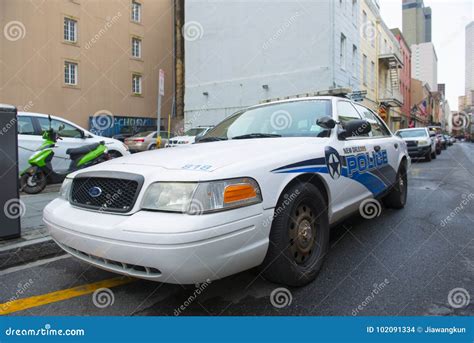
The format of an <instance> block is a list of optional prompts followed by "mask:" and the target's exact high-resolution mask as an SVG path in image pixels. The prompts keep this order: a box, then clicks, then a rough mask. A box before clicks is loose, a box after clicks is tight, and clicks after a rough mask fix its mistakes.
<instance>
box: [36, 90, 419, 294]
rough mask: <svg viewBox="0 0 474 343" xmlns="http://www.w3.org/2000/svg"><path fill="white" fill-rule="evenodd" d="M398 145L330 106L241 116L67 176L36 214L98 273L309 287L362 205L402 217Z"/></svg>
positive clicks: (360, 114) (278, 105)
mask: <svg viewBox="0 0 474 343" xmlns="http://www.w3.org/2000/svg"><path fill="white" fill-rule="evenodd" d="M409 164H410V158H409V156H408V152H407V147H406V144H405V142H404V141H403V140H402V139H400V138H399V137H396V136H394V135H392V133H391V132H390V130H389V129H388V128H387V126H386V125H385V124H384V122H383V121H382V120H381V119H380V118H379V117H378V116H377V115H376V114H375V113H373V112H372V111H371V110H369V109H367V108H365V107H363V106H361V105H359V104H357V103H353V102H351V101H349V100H347V99H344V98H338V97H312V98H298V99H291V100H285V101H278V102H272V103H268V104H264V105H259V106H255V107H251V108H248V109H245V110H242V111H240V112H237V113H236V114H234V115H232V116H231V117H229V118H227V119H226V120H224V121H223V122H221V123H220V124H219V125H218V126H216V127H215V128H214V129H213V130H211V131H210V132H208V133H207V134H206V135H205V136H204V137H203V138H202V139H201V140H200V142H199V143H197V144H193V145H190V146H187V147H183V148H182V149H178V150H175V149H164V150H158V151H149V152H144V153H141V154H137V155H132V156H130V157H125V158H121V159H117V160H112V161H109V162H106V163H103V164H100V165H97V166H94V167H90V168H88V169H84V170H81V171H79V172H76V173H73V174H71V175H70V176H69V178H68V179H66V181H65V182H64V184H63V186H62V189H61V196H60V198H58V199H56V200H54V201H52V202H51V203H50V204H49V205H48V206H47V207H46V208H45V210H44V221H45V223H46V225H47V227H48V228H49V231H50V233H51V235H52V237H53V238H54V239H55V240H56V242H57V243H58V244H59V245H60V246H61V247H62V248H63V249H64V250H65V251H67V252H69V253H70V254H71V255H73V256H75V257H77V258H79V259H81V260H84V261H87V262H89V263H91V264H93V265H95V266H97V267H100V268H104V269H106V270H110V271H113V272H117V273H121V274H126V275H131V276H134V277H139V278H144V279H149V280H156V281H161V282H167V283H182V284H190V283H195V282H202V281H204V280H207V279H211V280H214V279H219V278H222V277H225V276H227V275H230V274H234V273H238V272H241V271H243V270H246V269H249V268H252V267H256V266H261V268H262V269H261V270H262V271H263V274H264V275H265V276H266V277H267V278H268V279H270V280H272V281H275V282H279V283H284V284H287V285H293V286H300V285H304V284H306V283H308V282H309V281H311V280H312V279H314V278H315V276H316V273H317V271H318V270H319V269H320V267H321V264H322V261H323V257H324V256H325V254H326V252H327V250H328V240H329V229H330V226H332V225H334V224H335V223H337V222H339V221H340V220H342V219H343V218H345V217H347V216H349V215H351V214H353V213H355V212H357V211H358V209H359V206H360V204H361V203H363V202H365V201H366V200H367V199H373V198H376V199H383V200H384V202H385V204H386V205H387V206H390V207H393V208H403V207H404V205H405V202H406V196H407V169H408V166H409Z"/></svg>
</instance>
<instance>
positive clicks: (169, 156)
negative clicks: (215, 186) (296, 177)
mask: <svg viewBox="0 0 474 343" xmlns="http://www.w3.org/2000/svg"><path fill="white" fill-rule="evenodd" d="M327 142H328V139H327V138H315V137H288V138H286V137H285V138H261V139H245V140H229V141H220V142H210V143H198V144H190V145H186V146H181V147H178V148H165V149H159V150H152V151H146V152H141V153H137V154H133V155H129V156H126V157H121V158H117V159H114V160H111V161H109V162H106V163H102V164H99V165H96V166H94V167H91V168H89V169H96V170H126V169H133V170H137V169H140V167H141V166H143V167H146V166H152V167H160V168H163V169H164V170H170V171H171V170H173V171H175V170H181V171H183V170H193V171H205V172H213V171H216V170H218V169H222V168H225V167H232V168H233V167H236V166H245V167H247V168H248V167H250V168H252V167H253V168H258V166H260V165H262V163H265V162H267V163H268V162H270V161H274V162H278V161H287V160H288V159H292V158H293V157H296V156H298V155H302V154H308V149H311V150H312V152H313V153H314V155H313V156H316V155H318V154H321V156H316V157H322V156H324V152H323V151H324V146H325V145H327ZM145 169H146V168H145Z"/></svg>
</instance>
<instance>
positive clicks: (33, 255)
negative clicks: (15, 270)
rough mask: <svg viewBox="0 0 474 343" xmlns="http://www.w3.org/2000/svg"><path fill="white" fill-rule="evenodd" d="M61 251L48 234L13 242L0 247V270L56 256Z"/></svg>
mask: <svg viewBox="0 0 474 343" xmlns="http://www.w3.org/2000/svg"><path fill="white" fill-rule="evenodd" d="M61 253H64V251H63V250H62V249H61V248H60V247H59V246H58V245H57V244H56V243H55V242H54V241H53V239H52V238H51V237H50V236H46V237H41V238H36V239H31V240H23V241H19V242H15V243H13V244H10V245H5V246H3V247H0V270H4V269H8V268H12V267H16V266H19V265H22V264H25V263H29V262H33V261H37V260H40V259H43V258H47V257H52V256H57V255H58V254H61Z"/></svg>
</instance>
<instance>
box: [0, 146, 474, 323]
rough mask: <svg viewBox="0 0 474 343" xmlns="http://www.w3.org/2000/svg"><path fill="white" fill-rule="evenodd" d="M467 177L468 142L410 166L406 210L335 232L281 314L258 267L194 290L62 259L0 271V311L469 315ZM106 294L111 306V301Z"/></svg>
mask: <svg viewBox="0 0 474 343" xmlns="http://www.w3.org/2000/svg"><path fill="white" fill-rule="evenodd" d="M473 180H474V144H469V143H463V144H461V143H458V144H455V145H454V146H453V147H450V148H449V149H448V150H447V151H443V153H442V155H441V156H439V157H438V159H437V160H434V161H433V162H431V163H427V162H417V163H414V164H413V166H412V169H411V171H410V176H409V196H408V204H407V206H406V208H405V209H403V210H399V211H397V210H388V209H384V210H383V211H382V214H381V216H380V217H377V218H375V219H372V220H365V219H363V218H361V217H359V216H354V217H352V218H350V219H349V220H347V221H346V222H345V223H344V224H342V225H340V226H338V227H336V228H334V229H333V231H332V234H331V250H330V252H329V254H328V256H327V259H326V261H325V264H324V265H323V268H322V270H321V272H320V274H319V276H318V278H317V279H316V280H315V281H314V282H313V283H312V284H310V285H308V286H306V287H303V288H290V289H289V290H288V291H289V294H288V296H289V297H291V298H292V301H291V303H289V304H286V306H284V307H281V308H277V307H278V304H277V307H276V306H274V305H272V301H271V296H270V295H271V293H272V292H273V291H274V290H275V289H276V288H278V287H281V286H280V285H276V284H273V283H270V282H267V281H266V280H264V279H263V278H262V277H260V276H259V274H258V270H251V271H247V272H244V273H240V274H238V275H234V276H231V277H228V278H226V279H224V280H220V281H215V282H212V283H211V284H209V285H207V284H206V285H201V286H200V287H199V288H196V286H192V285H191V286H187V287H182V286H177V285H168V284H160V283H154V282H148V281H142V280H132V281H131V282H130V283H127V284H125V285H119V286H114V283H115V281H114V278H116V275H114V274H111V273H108V272H104V271H102V270H99V269H96V268H94V267H91V266H89V265H87V264H84V263H81V262H78V261H76V260H75V259H73V258H70V257H68V256H67V255H63V256H60V257H59V258H58V259H52V260H46V261H38V262H35V263H33V264H28V265H24V266H20V267H16V268H15V269H10V270H4V271H0V289H1V291H0V303H3V305H0V311H2V310H3V311H9V312H12V315H137V316H146V315H176V314H180V315H318V316H327V315H342V316H351V315H364V316H367V315H375V316H377V315H403V316H407V315H471V316H472V315H474V304H473V302H474V287H473V286H474V235H473V232H474V231H473V228H474V181H473ZM463 203H464V204H463ZM461 205H462V206H461ZM451 213H453V214H454V215H452V214H451ZM448 216H449V218H450V219H449V220H447V218H448ZM110 279H112V281H110ZM102 280H104V282H103V283H100V284H96V282H98V281H102ZM78 286H81V287H78ZM113 286H114V287H113ZM74 287H76V288H74ZM99 287H100V288H102V287H105V288H110V292H111V293H109V294H108V295H109V296H110V297H109V298H107V294H106V295H105V296H104V297H102V300H104V299H105V305H108V306H106V307H103V308H102V306H101V303H100V301H99V302H98V301H95V303H96V304H94V299H96V300H98V299H99V298H98V297H97V296H96V297H94V295H93V291H94V290H95V289H97V288H99ZM71 288H73V289H71ZM457 288H463V289H464V290H465V291H467V292H468V293H469V294H470V298H471V301H470V303H468V304H467V305H466V306H463V307H461V308H456V307H458V306H457V304H458V303H459V301H464V299H466V296H467V294H466V293H463V294H461V295H459V293H458V297H454V298H453V297H451V299H454V304H453V301H451V304H450V302H449V300H448V298H449V294H450V292H451V291H453V290H454V291H453V292H454V293H455V294H456V292H458V290H456V289H457ZM51 292H56V293H53V294H48V293H51ZM463 292H464V291H463ZM198 293H199V294H198ZM45 294H47V295H45ZM41 295H45V296H43V297H41ZM102 295H104V293H103V294H102ZM35 296H39V297H35ZM32 297H33V298H32ZM111 297H113V300H114V301H113V303H111V302H110V301H108V302H107V299H111ZM460 299H461V300H460ZM280 300H284V299H283V298H280ZM97 305H98V306H97ZM283 305H285V304H283ZM453 305H454V307H453ZM464 305H465V304H464ZM22 308H26V309H24V310H21V309H22Z"/></svg>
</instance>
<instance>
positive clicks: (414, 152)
mask: <svg viewBox="0 0 474 343" xmlns="http://www.w3.org/2000/svg"><path fill="white" fill-rule="evenodd" d="M428 152H429V153H430V154H431V145H428V146H421V147H409V148H408V155H410V157H424V156H426V155H427V154H428Z"/></svg>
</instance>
